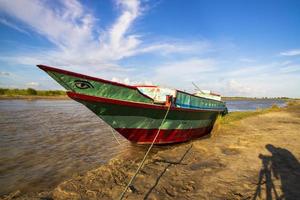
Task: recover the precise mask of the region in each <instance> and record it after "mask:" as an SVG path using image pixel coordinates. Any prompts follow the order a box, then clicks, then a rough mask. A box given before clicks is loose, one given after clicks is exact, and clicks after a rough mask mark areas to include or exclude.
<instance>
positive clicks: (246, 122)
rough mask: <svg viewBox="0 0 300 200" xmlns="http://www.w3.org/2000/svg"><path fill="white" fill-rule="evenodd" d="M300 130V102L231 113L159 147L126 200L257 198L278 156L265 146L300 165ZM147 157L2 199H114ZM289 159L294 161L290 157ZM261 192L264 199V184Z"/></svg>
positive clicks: (124, 157)
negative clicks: (206, 131) (201, 133)
mask: <svg viewBox="0 0 300 200" xmlns="http://www.w3.org/2000/svg"><path fill="white" fill-rule="evenodd" d="M299 128H300V102H299V101H290V102H289V103H288V105H287V106H286V107H284V108H278V107H276V106H274V107H272V108H269V109H264V110H258V111H250V112H249V111H248V112H236V113H230V114H228V115H227V116H226V117H224V118H219V119H218V120H217V122H216V124H215V126H214V129H213V131H212V133H211V135H210V136H209V137H205V138H200V139H197V140H193V141H190V142H187V143H182V144H176V145H169V146H165V147H163V148H161V147H157V148H156V149H157V150H154V151H153V152H152V153H151V155H150V156H149V157H148V158H147V161H146V163H145V165H144V167H143V169H142V170H141V172H140V173H139V174H138V176H137V179H136V180H135V182H134V184H133V186H132V187H131V188H130V190H128V191H127V193H126V197H127V198H126V199H174V198H177V199H181V198H185V199H186V198H188V199H203V198H204V199H205V198H206V199H207V198H208V197H209V199H220V198H222V199H250V198H251V199H253V195H255V194H256V193H255V191H256V190H257V189H258V181H259V174H260V170H261V169H262V168H263V166H262V161H264V160H262V159H263V158H269V157H270V158H272V156H275V155H277V154H276V153H274V152H273V153H272V152H270V151H268V150H267V147H268V146H267V145H273V146H274V147H276V148H277V149H279V150H280V151H281V150H282V149H284V150H285V151H283V152H286V153H287V152H290V153H291V154H292V155H293V156H294V157H295V158H297V159H298V163H299V160H300V148H299V145H298V144H299V143H300V137H299V134H298V132H297V130H299ZM279 150H278V151H279ZM143 153H144V150H143V149H141V151H140V152H135V153H134V154H135V155H133V154H132V152H127V153H125V154H124V153H122V154H120V155H118V156H116V157H114V158H112V159H111V160H110V161H109V162H108V163H106V164H104V165H100V166H99V167H97V168H95V169H93V170H90V171H87V172H86V173H85V174H83V175H81V176H75V177H73V178H70V179H69V180H66V181H63V182H61V183H60V184H58V185H57V186H56V187H55V189H53V190H51V191H44V192H40V193H34V194H32V193H26V194H22V193H21V192H20V191H15V192H13V193H11V194H10V195H9V196H6V197H4V198H6V199H40V198H49V199H50V198H53V199H61V200H63V199H80V198H81V199H82V198H83V199H116V198H118V195H120V193H121V192H122V190H123V189H124V187H125V185H126V184H127V183H128V180H129V179H130V178H131V176H132V174H133V173H134V171H135V170H136V168H137V166H138V163H139V162H140V159H141V158H142V156H143ZM270 153H271V154H270ZM260 155H262V156H261V157H260ZM263 156H264V157H263ZM285 157H287V160H289V159H291V160H292V156H290V155H289V154H288V153H287V155H285ZM275 160H276V159H275ZM275 160H274V161H273V162H275ZM289 161H290V160H289ZM249 163H251V165H249ZM276 164H278V163H276ZM281 167H282V168H283V171H284V170H286V171H288V173H295V174H296V175H297V174H298V173H299V172H300V171H295V172H294V171H293V170H294V169H293V168H289V167H290V166H288V165H286V164H285V163H283V164H282V166H281ZM296 170H300V169H296ZM283 173H284V172H283ZM284 175H285V174H283V175H282V176H281V180H280V179H275V178H274V180H273V179H272V181H273V182H274V185H275V186H274V187H275V189H276V190H277V192H278V194H279V195H287V194H285V191H284V190H283V189H282V188H283V187H282V184H283V183H285V184H288V186H289V187H290V190H291V191H292V192H295V191H296V193H295V195H298V193H297V190H298V188H297V185H295V186H293V185H294V184H295V183H294V182H293V180H291V181H290V180H282V179H283V178H282V177H283V176H284ZM298 176H300V174H298ZM298 185H299V184H298ZM260 189H261V190H262V192H261V193H262V197H264V194H265V191H264V190H265V187H264V184H263V183H262V187H261V188H260ZM298 191H300V190H298ZM299 195H300V194H299ZM297 197H300V196H297ZM4 198H3V199H4ZM0 199H1V198H0Z"/></svg>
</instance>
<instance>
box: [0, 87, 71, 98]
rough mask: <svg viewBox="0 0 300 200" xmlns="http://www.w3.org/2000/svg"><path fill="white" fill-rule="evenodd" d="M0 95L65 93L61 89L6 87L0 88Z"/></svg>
mask: <svg viewBox="0 0 300 200" xmlns="http://www.w3.org/2000/svg"><path fill="white" fill-rule="evenodd" d="M0 95H7V96H18V95H20V96H24V95H25V96H26V95H30V96H35V95H37V96H62V95H66V92H65V91H62V90H35V89H33V88H27V89H8V88H0Z"/></svg>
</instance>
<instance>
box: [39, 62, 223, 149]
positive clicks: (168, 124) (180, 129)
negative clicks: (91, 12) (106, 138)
mask: <svg viewBox="0 0 300 200" xmlns="http://www.w3.org/2000/svg"><path fill="white" fill-rule="evenodd" d="M37 66H38V67H39V68H40V69H42V70H44V71H45V72H46V73H48V74H49V75H50V76H51V77H52V78H53V79H54V80H56V81H57V82H58V83H59V84H60V85H62V86H63V87H64V88H65V89H66V90H67V95H68V96H69V97H70V98H72V99H74V100H75V101H78V102H80V103H82V104H83V105H85V106H86V107H87V108H89V109H90V110H91V111H93V112H94V113H95V114H96V115H97V116H98V117H100V118H101V119H102V120H103V121H105V122H106V123H107V124H108V125H110V126H111V127H112V128H113V129H114V130H116V131H117V132H118V133H120V134H121V135H122V136H124V137H125V138H126V139H127V140H129V141H131V142H134V143H140V144H147V143H148V144H149V143H152V141H153V140H154V138H155V136H156V134H157V132H158V129H159V127H160V126H161V130H160V133H159V135H158V137H157V139H156V140H155V144H167V143H178V142H184V141H188V140H191V139H194V138H198V137H201V136H203V135H206V134H209V133H210V131H211V130H212V128H213V125H214V122H215V120H216V118H217V116H218V115H219V114H225V113H226V112H227V108H226V105H225V103H224V102H222V101H221V100H220V96H219V95H215V94H211V93H210V94H208V93H203V92H202V93H201V94H203V95H204V96H205V97H202V96H201V94H195V95H193V94H189V93H186V92H184V91H180V90H173V89H168V88H161V87H158V86H131V85H125V84H122V83H117V82H113V81H108V80H104V79H100V78H95V77H91V76H86V75H82V74H78V73H74V72H70V71H66V70H62V69H57V68H54V67H49V66H45V65H37ZM210 96H211V98H210ZM169 106H170V108H169ZM168 108H169V113H168V115H167V117H166V119H165V121H164V123H163V124H162V125H161V123H162V120H163V118H164V117H165V114H166V112H167V110H168Z"/></svg>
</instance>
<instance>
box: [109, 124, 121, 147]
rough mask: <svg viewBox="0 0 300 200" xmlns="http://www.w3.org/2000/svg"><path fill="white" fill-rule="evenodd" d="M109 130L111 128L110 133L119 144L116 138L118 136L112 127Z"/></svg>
mask: <svg viewBox="0 0 300 200" xmlns="http://www.w3.org/2000/svg"><path fill="white" fill-rule="evenodd" d="M110 130H111V133H112V135H113V136H114V138H115V140H116V141H117V142H118V143H119V145H121V143H120V141H119V140H118V138H117V136H116V134H115V132H114V130H113V129H112V128H111V129H110Z"/></svg>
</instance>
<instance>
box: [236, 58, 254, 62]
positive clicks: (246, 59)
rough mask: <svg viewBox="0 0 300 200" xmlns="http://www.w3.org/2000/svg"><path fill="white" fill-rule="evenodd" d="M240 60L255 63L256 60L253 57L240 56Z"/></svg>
mask: <svg viewBox="0 0 300 200" xmlns="http://www.w3.org/2000/svg"><path fill="white" fill-rule="evenodd" d="M240 61H241V62H245V63H253V62H255V60H254V59H251V58H240Z"/></svg>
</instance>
